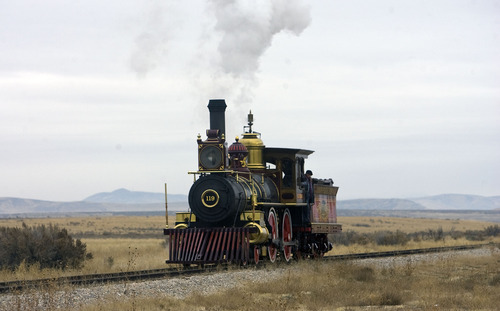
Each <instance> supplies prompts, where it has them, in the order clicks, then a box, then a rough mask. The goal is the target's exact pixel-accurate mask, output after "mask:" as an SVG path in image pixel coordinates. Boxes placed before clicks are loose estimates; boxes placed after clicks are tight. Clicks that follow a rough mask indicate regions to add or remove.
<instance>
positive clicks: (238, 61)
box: [211, 0, 311, 79]
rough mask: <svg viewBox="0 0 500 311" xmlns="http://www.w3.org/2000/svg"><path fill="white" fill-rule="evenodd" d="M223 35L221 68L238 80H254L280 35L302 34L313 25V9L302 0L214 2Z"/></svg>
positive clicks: (220, 0) (219, 27) (220, 50)
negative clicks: (311, 11) (288, 33)
mask: <svg viewBox="0 0 500 311" xmlns="http://www.w3.org/2000/svg"><path fill="white" fill-rule="evenodd" d="M211 3H212V7H213V9H214V13H215V18H216V24H215V29H216V30H217V31H219V32H220V33H221V34H222V38H221V41H220V43H219V45H218V48H217V50H218V53H219V59H218V62H219V66H220V68H221V69H222V70H223V72H224V73H227V74H230V75H232V76H233V77H235V78H245V79H253V78H254V75H255V73H256V72H257V70H258V69H259V60H260V58H261V56H262V55H263V54H264V52H265V51H266V50H267V49H268V48H269V47H270V46H271V44H272V41H273V37H274V36H275V35H276V34H278V33H280V32H283V31H285V32H290V33H292V34H295V35H297V36H298V35H300V34H301V33H302V31H304V29H306V28H307V26H308V25H309V24H310V22H311V16H310V12H309V8H308V7H307V6H305V5H303V4H302V3H301V1H300V0H273V1H269V0H264V1H255V0H212V1H211Z"/></svg>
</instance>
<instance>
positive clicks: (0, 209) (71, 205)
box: [0, 198, 165, 214]
mask: <svg viewBox="0 0 500 311" xmlns="http://www.w3.org/2000/svg"><path fill="white" fill-rule="evenodd" d="M164 208H165V206H164V204H160V203H152V204H117V203H94V202H84V201H77V202H53V201H42V200H31V199H18V198H0V214H26V213H81V212H85V213H90V212H118V211H153V210H162V209H164Z"/></svg>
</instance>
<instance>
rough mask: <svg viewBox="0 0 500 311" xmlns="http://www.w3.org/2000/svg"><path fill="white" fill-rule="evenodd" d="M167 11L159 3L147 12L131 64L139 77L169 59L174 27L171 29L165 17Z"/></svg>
mask: <svg viewBox="0 0 500 311" xmlns="http://www.w3.org/2000/svg"><path fill="white" fill-rule="evenodd" d="M166 11H167V8H165V7H164V6H163V5H162V4H161V3H158V2H153V3H150V7H149V8H148V9H147V10H146V13H145V17H144V18H143V23H144V24H143V25H142V28H143V30H142V32H141V33H140V34H139V35H138V36H137V37H136V38H135V40H134V50H133V52H132V55H131V57H130V63H129V65H130V68H131V69H132V70H133V71H134V72H135V73H136V74H137V75H138V76H139V77H144V76H146V75H147V74H148V73H149V72H150V71H152V70H153V69H155V68H157V67H158V66H159V65H160V63H161V62H162V61H163V60H164V59H165V58H166V57H167V52H168V44H169V42H170V40H171V39H172V34H173V27H170V25H169V21H168V18H167V17H166V16H165V15H166Z"/></svg>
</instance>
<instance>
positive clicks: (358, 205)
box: [337, 194, 500, 210]
mask: <svg viewBox="0 0 500 311" xmlns="http://www.w3.org/2000/svg"><path fill="white" fill-rule="evenodd" d="M337 208H338V209H359V210H494V209H499V208H500V196H493V197H484V196H480V195H471V194H441V195H435V196H429V197H422V198H412V199H357V200H338V201H337Z"/></svg>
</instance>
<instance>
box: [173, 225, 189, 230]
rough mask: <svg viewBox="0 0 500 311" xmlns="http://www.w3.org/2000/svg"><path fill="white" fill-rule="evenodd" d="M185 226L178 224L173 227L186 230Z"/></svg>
mask: <svg viewBox="0 0 500 311" xmlns="http://www.w3.org/2000/svg"><path fill="white" fill-rule="evenodd" d="M187 227H188V225H187V224H178V225H176V226H175V227H174V229H187Z"/></svg>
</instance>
